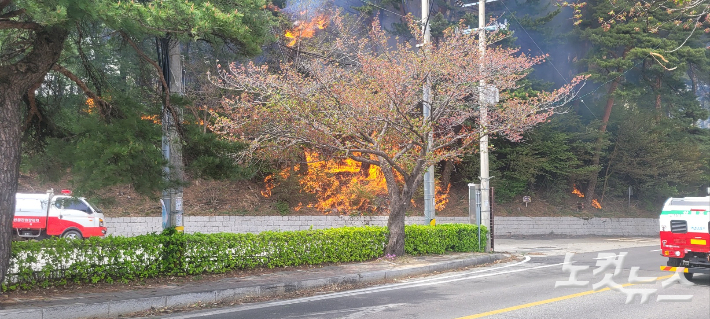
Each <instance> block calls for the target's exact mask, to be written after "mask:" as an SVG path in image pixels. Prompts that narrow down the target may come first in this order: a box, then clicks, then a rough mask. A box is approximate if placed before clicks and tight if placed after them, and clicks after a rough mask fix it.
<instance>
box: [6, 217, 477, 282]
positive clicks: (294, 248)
mask: <svg viewBox="0 0 710 319" xmlns="http://www.w3.org/2000/svg"><path fill="white" fill-rule="evenodd" d="M481 234H482V238H487V236H485V234H487V231H486V229H485V228H482V230H481ZM405 236H406V238H405V252H406V253H407V254H412V255H420V254H442V253H444V252H446V251H459V252H464V251H479V249H478V237H477V236H478V228H477V226H476V225H467V224H449V225H438V226H418V225H411V226H406V228H405ZM386 244H387V228H386V227H372V226H370V227H343V228H331V229H320V230H304V231H285V232H274V231H267V232H262V233H259V234H232V233H219V234H179V233H175V232H174V231H170V230H168V231H166V232H164V233H163V234H150V235H142V236H136V237H113V236H108V237H106V238H97V237H93V238H88V239H86V240H67V239H61V238H60V239H48V240H42V241H19V242H13V244H12V255H11V258H10V267H9V269H10V270H9V273H8V274H7V276H6V279H5V282H4V283H3V284H2V290H3V291H8V290H17V289H30V288H34V287H51V286H61V285H65V284H67V283H68V282H75V283H97V282H107V283H111V282H114V281H121V282H128V281H131V280H136V279H143V278H151V277H159V276H168V275H178V276H182V275H195V274H203V273H223V272H227V271H230V270H234V269H252V268H257V267H268V268H273V267H287V266H299V265H307V264H321V263H335V262H354V261H366V260H372V259H374V258H378V257H381V256H382V255H383V254H384V248H385V246H386ZM482 247H485V241H483V242H482Z"/></svg>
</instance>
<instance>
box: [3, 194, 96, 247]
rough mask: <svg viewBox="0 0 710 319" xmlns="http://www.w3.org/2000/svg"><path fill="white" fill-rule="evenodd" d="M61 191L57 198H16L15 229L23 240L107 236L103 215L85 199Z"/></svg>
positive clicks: (32, 196) (13, 226) (29, 196)
mask: <svg viewBox="0 0 710 319" xmlns="http://www.w3.org/2000/svg"><path fill="white" fill-rule="evenodd" d="M70 194H71V192H70V191H67V190H63V191H62V195H54V192H53V191H52V190H50V191H48V192H47V193H46V194H21V193H18V194H16V195H15V199H16V203H15V216H14V218H13V220H12V228H13V230H14V231H15V232H16V235H17V236H18V237H20V238H37V239H41V238H44V237H48V236H61V237H64V238H76V239H82V238H86V237H92V236H104V235H106V227H105V226H104V214H103V213H102V212H101V211H100V210H98V209H96V208H94V207H93V206H91V204H89V203H88V202H87V201H86V199H84V198H83V197H73V196H71V195H70Z"/></svg>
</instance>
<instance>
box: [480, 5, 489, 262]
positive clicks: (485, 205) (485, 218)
mask: <svg viewBox="0 0 710 319" xmlns="http://www.w3.org/2000/svg"><path fill="white" fill-rule="evenodd" d="M485 27H486V0H479V1H478V49H479V51H480V54H481V73H483V70H484V67H485V66H484V63H485V60H484V57H485V54H486V28H485ZM478 100H479V103H480V114H481V118H480V124H481V141H480V153H481V224H483V226H485V227H486V228H488V229H489V231H490V226H491V202H490V177H489V175H488V132H487V130H488V128H487V126H488V105H487V104H488V97H487V96H486V81H485V80H484V79H481V83H480V88H479V99H478ZM486 243H487V244H486V252H489V251H490V250H491V241H490V240H487V241H486Z"/></svg>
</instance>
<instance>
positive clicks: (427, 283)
mask: <svg viewBox="0 0 710 319" xmlns="http://www.w3.org/2000/svg"><path fill="white" fill-rule="evenodd" d="M528 261H530V257H526V258H525V260H523V261H521V262H518V263H515V264H511V265H505V266H502V267H497V268H491V269H486V270H480V271H476V272H470V273H468V274H469V275H472V274H475V273H480V272H485V271H490V270H500V269H504V268H509V267H511V266H515V265H520V264H523V263H526V262H528ZM563 264H564V263H557V264H551V265H542V266H536V267H530V268H522V269H513V270H506V271H499V272H494V273H487V274H479V275H475V276H462V275H452V276H444V277H441V278H439V277H437V278H431V279H425V280H417V281H411V282H406V283H398V284H390V285H384V286H380V287H370V288H363V289H357V290H350V291H342V292H336V293H332V294H327V295H318V296H311V297H304V298H298V299H291V300H279V301H273V302H267V303H262V304H251V305H246V306H242V307H239V308H230V309H219V310H214V311H208V312H203V313H194V314H192V313H191V314H187V315H181V316H174V317H164V318H173V319H187V318H197V317H204V316H214V315H220V314H227V313H234V312H241V311H247V310H255V309H262V308H269V307H276V306H285V305H292V304H299V303H306V302H311V301H322V300H329V299H336V298H341V297H352V296H358V295H365V294H371V293H377V292H387V291H392V290H399V289H405V288H416V287H424V286H431V285H437V284H444V283H450V282H455V281H462V280H469V279H477V278H484V277H491V276H495V275H504V274H511V273H518V272H523V271H529V270H536V269H542V268H549V267H557V266H560V265H563ZM455 277H460V278H455ZM446 278H450V279H446ZM438 279H446V280H438Z"/></svg>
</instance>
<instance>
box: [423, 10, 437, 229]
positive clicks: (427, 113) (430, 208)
mask: <svg viewBox="0 0 710 319" xmlns="http://www.w3.org/2000/svg"><path fill="white" fill-rule="evenodd" d="M422 32H423V33H424V44H423V45H424V47H423V49H424V50H425V54H426V50H427V47H426V45H427V44H428V43H429V42H431V34H430V32H429V0H422ZM422 91H423V94H422V109H423V115H424V122H425V123H426V122H427V121H430V120H431V80H430V79H429V78H428V77H427V79H426V82H425V83H424V87H423V90H422ZM427 125H429V128H430V129H431V128H433V126H432V125H431V123H428V124H427ZM433 145H434V133H433V132H431V131H430V132H429V134H427V153H429V152H431V149H432V147H433ZM434 192H435V185H434V166H433V165H431V166H429V167H427V169H426V171H425V172H424V217H425V219H426V223H427V224H430V223H431V221H432V220H433V219H434V218H435V217H436V216H435V215H436V212H435V210H434V196H435V194H434Z"/></svg>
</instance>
